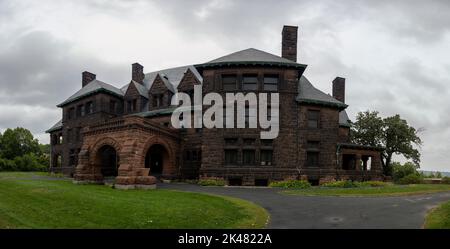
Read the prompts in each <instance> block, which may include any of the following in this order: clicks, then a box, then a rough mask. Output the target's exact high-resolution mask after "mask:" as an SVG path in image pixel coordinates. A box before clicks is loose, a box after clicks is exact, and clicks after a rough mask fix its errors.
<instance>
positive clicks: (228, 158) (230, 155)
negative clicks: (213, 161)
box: [225, 149, 238, 164]
mask: <svg viewBox="0 0 450 249" xmlns="http://www.w3.org/2000/svg"><path fill="white" fill-rule="evenodd" d="M237 155H238V151H237V150H229V149H227V150H225V164H237Z"/></svg>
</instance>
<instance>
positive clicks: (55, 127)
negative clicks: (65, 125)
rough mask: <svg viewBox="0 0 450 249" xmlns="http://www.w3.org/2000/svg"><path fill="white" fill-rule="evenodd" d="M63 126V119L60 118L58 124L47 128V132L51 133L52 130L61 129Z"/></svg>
mask: <svg viewBox="0 0 450 249" xmlns="http://www.w3.org/2000/svg"><path fill="white" fill-rule="evenodd" d="M61 128H62V119H61V120H59V121H58V122H57V123H56V124H54V125H53V126H52V128H50V129H48V130H46V131H45V132H47V133H50V132H52V131H57V130H60V129H61Z"/></svg>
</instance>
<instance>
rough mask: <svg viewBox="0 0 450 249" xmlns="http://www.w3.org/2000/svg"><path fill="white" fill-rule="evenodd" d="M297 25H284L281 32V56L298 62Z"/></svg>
mask: <svg viewBox="0 0 450 249" xmlns="http://www.w3.org/2000/svg"><path fill="white" fill-rule="evenodd" d="M297 31H298V27H297V26H287V25H284V26H283V31H282V32H281V37H282V38H281V57H283V58H285V59H288V60H291V61H295V62H297Z"/></svg>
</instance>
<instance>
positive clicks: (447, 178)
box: [442, 176, 450, 184]
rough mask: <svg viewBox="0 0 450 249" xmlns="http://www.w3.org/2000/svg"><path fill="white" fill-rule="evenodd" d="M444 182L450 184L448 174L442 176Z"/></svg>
mask: <svg viewBox="0 0 450 249" xmlns="http://www.w3.org/2000/svg"><path fill="white" fill-rule="evenodd" d="M442 183H443V184H450V177H448V176H444V177H442Z"/></svg>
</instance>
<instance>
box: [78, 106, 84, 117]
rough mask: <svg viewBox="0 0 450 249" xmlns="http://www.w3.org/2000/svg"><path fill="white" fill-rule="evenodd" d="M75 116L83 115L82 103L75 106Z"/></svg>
mask: <svg viewBox="0 0 450 249" xmlns="http://www.w3.org/2000/svg"><path fill="white" fill-rule="evenodd" d="M77 116H78V117H82V116H84V106H83V105H79V106H77Z"/></svg>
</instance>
